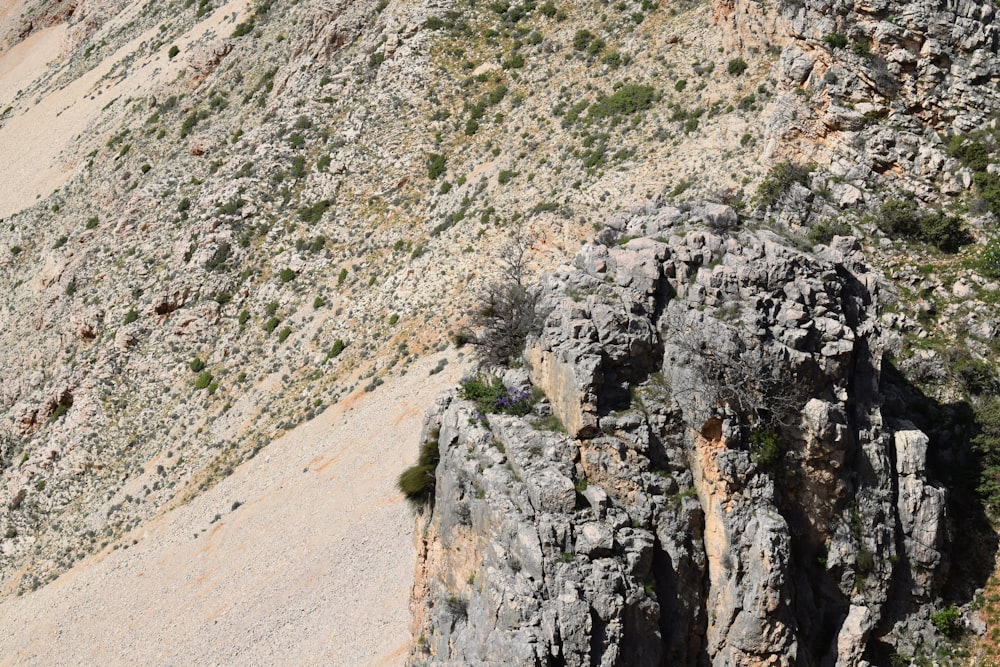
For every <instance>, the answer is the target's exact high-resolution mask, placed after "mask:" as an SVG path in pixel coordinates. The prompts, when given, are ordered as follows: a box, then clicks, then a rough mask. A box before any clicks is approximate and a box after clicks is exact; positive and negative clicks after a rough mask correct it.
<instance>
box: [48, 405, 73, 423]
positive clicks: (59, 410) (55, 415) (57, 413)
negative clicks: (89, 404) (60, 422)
mask: <svg viewBox="0 0 1000 667" xmlns="http://www.w3.org/2000/svg"><path fill="white" fill-rule="evenodd" d="M68 410H69V406H68V405H66V404H65V403H60V404H58V405H57V406H56V409H55V410H53V411H52V416H51V417H49V423H50V424H51V423H52V422H54V421H56V420H57V419H59V418H60V417H62V416H63V415H64V414H66V412H67V411H68Z"/></svg>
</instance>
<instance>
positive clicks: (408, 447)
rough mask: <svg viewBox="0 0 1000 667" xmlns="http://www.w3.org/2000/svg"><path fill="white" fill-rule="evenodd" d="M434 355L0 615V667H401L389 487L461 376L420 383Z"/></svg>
mask: <svg viewBox="0 0 1000 667" xmlns="http://www.w3.org/2000/svg"><path fill="white" fill-rule="evenodd" d="M440 356H441V355H435V356H434V357H429V358H426V359H424V360H422V361H420V362H418V363H416V364H415V365H414V366H413V367H412V369H411V370H410V371H409V373H408V374H407V375H405V376H404V377H402V378H398V379H394V380H391V381H389V382H387V383H386V384H385V385H383V386H382V387H380V388H379V389H378V390H376V391H374V392H372V393H363V392H360V391H359V392H358V394H357V395H355V396H353V397H351V398H348V399H347V400H345V401H343V402H341V403H339V404H338V405H336V406H334V407H332V408H330V409H328V410H327V411H326V412H324V413H323V414H322V415H320V416H319V417H317V418H316V419H314V420H313V421H311V422H308V423H306V424H304V425H302V426H300V427H298V428H296V429H295V430H294V431H292V432H290V433H288V434H287V435H285V436H284V437H282V438H280V439H278V440H276V441H275V442H273V443H272V444H271V445H270V446H268V447H267V448H265V449H264V450H263V451H262V452H261V453H260V454H259V455H258V456H257V457H256V458H255V459H253V460H251V461H249V462H248V463H247V464H245V465H243V466H242V467H240V468H238V469H237V470H236V471H235V472H234V473H233V474H232V475H231V476H229V477H228V478H226V479H225V480H223V481H222V482H221V483H220V484H219V485H218V486H216V487H215V488H213V489H212V490H211V491H209V492H206V493H204V494H203V495H201V496H200V497H198V498H197V499H195V500H194V501H192V502H191V503H190V504H188V505H184V506H182V507H179V508H176V509H174V510H172V511H170V512H168V513H167V514H165V515H163V516H161V517H160V518H158V519H157V520H154V521H152V522H151V523H150V524H147V525H144V526H140V527H139V528H138V529H136V530H135V531H133V533H132V534H131V535H129V536H127V538H126V539H125V540H123V542H121V545H122V546H124V547H126V548H111V547H109V548H107V549H105V550H104V551H103V552H102V553H100V554H98V555H97V556H95V557H93V558H88V559H85V560H83V561H81V562H80V563H79V564H77V566H76V567H75V568H73V569H72V570H71V571H70V572H68V573H67V574H65V575H63V576H62V577H60V578H59V579H58V580H57V581H55V582H54V583H52V584H50V585H48V586H46V587H43V588H41V589H39V590H37V591H35V592H34V593H31V594H28V595H25V596H23V597H20V598H16V597H11V598H7V599H6V600H4V601H2V602H0V625H2V626H3V627H4V628H5V632H4V633H3V635H2V636H0V656H2V657H0V663H2V664H10V665H13V664H18V665H24V664H31V665H75V664H94V665H96V664H101V665H192V664H202V665H210V664H214V665H320V664H322V665H365V664H369V665H391V664H401V663H402V660H403V658H404V653H405V647H406V645H407V642H408V641H409V634H408V623H409V616H408V610H407V602H408V599H409V590H410V588H411V586H412V576H413V562H414V551H413V536H412V531H413V520H412V514H411V511H410V509H409V507H408V505H407V503H406V502H405V501H404V500H403V499H402V497H401V496H400V494H399V493H398V492H397V491H396V489H395V486H394V484H395V478H396V476H397V475H398V474H399V472H400V471H401V470H402V469H403V468H404V467H405V466H406V465H408V464H409V463H411V462H412V460H413V459H415V457H416V452H417V447H418V444H419V443H418V437H419V431H420V426H421V421H422V417H423V413H424V410H425V408H426V407H427V406H428V405H430V404H431V403H432V402H433V400H434V398H435V397H436V396H437V394H438V393H439V392H440V391H441V390H442V389H444V388H445V387H447V386H448V385H450V384H452V383H454V382H456V381H457V379H458V375H459V373H460V372H461V365H460V364H458V363H451V364H449V365H448V366H446V368H445V371H444V372H441V373H438V374H435V375H430V374H429V370H430V369H431V368H433V367H434V365H435V364H436V363H437V361H438V359H439V357H440ZM390 415H391V417H389V416H390ZM236 503H240V505H239V506H238V507H236V509H233V508H234V506H235V504H236Z"/></svg>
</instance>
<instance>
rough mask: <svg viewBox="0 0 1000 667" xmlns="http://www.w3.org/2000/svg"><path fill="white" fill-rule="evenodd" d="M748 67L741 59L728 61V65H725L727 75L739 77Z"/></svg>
mask: <svg viewBox="0 0 1000 667" xmlns="http://www.w3.org/2000/svg"><path fill="white" fill-rule="evenodd" d="M748 67H750V65H748V64H747V61H745V60H743V58H733V59H732V60H730V61H729V64H728V65H726V73H727V74H729V76H740V75H742V74H743V72H745V71H747V68H748Z"/></svg>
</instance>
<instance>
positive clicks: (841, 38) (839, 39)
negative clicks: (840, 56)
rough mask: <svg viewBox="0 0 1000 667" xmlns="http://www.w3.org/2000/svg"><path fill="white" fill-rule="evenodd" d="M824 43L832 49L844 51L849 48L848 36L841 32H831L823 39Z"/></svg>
mask: <svg viewBox="0 0 1000 667" xmlns="http://www.w3.org/2000/svg"><path fill="white" fill-rule="evenodd" d="M823 41H824V42H826V44H827V46H829V47H830V48H831V49H842V48H844V47H845V46H847V35H842V34H841V33H839V32H831V33H830V34H829V35H827V36H825V37H824V38H823Z"/></svg>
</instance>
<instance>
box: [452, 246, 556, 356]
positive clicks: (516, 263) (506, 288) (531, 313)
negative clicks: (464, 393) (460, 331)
mask: <svg viewBox="0 0 1000 667" xmlns="http://www.w3.org/2000/svg"><path fill="white" fill-rule="evenodd" d="M530 249H531V239H530V238H529V237H526V236H524V235H522V234H518V235H516V236H515V237H514V238H513V239H512V240H511V241H510V242H509V243H507V244H506V245H505V246H504V247H503V249H502V250H501V252H500V260H499V263H498V271H497V275H495V276H494V277H493V278H492V279H490V280H489V281H488V282H487V283H486V285H485V286H484V287H483V288H482V290H481V291H480V292H479V294H478V295H477V296H476V298H475V309H474V310H473V313H472V317H471V319H470V326H471V328H472V332H471V334H469V336H468V338H469V341H470V342H471V343H472V344H473V345H475V346H476V357H477V358H478V359H479V363H480V365H481V366H485V367H489V366H504V365H506V364H508V363H509V362H510V360H511V359H514V358H516V357H517V356H518V355H520V354H521V352H523V351H524V342H525V340H527V338H528V336H529V335H530V334H531V333H533V332H535V331H537V330H538V329H539V328H540V326H541V323H542V319H543V317H542V315H541V313H540V312H539V310H538V290H537V289H535V288H534V287H533V286H530V285H528V284H527V277H528V272H527V259H528V251H529V250H530Z"/></svg>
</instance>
